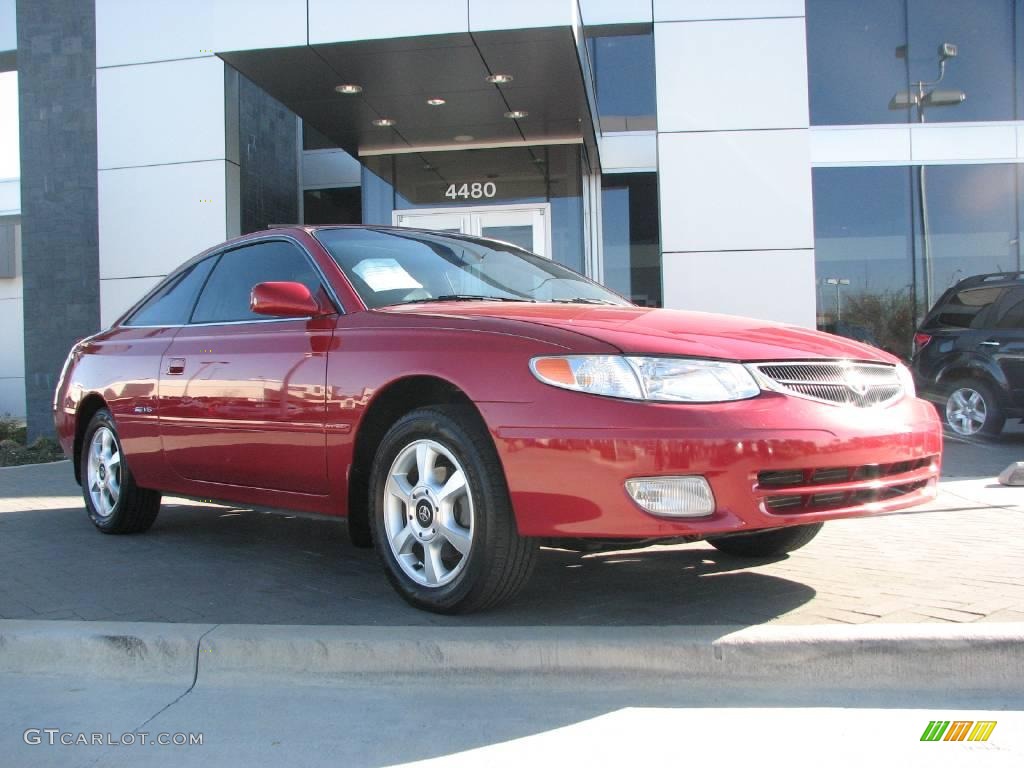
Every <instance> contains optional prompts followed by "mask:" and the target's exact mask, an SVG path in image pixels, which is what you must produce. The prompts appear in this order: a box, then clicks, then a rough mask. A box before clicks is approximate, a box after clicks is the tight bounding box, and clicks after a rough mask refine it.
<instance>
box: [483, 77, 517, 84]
mask: <svg viewBox="0 0 1024 768" xmlns="http://www.w3.org/2000/svg"><path fill="white" fill-rule="evenodd" d="M484 79H485V80H486V81H487V82H488V83H494V84H495V85H502V84H503V83H511V82H512V80H513V77H512V75H488V76H487V77H485V78H484Z"/></svg>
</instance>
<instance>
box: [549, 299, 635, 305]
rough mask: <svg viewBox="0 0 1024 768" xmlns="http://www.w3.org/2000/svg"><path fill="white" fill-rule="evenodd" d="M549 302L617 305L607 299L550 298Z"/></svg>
mask: <svg viewBox="0 0 1024 768" xmlns="http://www.w3.org/2000/svg"><path fill="white" fill-rule="evenodd" d="M551 302H552V303H554V304H605V305H607V306H610V307H617V306H619V305H618V304H616V303H615V302H614V301H608V299H584V298H575V299H551Z"/></svg>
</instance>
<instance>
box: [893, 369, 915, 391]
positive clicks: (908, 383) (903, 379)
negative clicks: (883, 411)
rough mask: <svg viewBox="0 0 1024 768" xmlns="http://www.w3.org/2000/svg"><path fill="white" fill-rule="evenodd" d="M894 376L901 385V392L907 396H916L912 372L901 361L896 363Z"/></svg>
mask: <svg viewBox="0 0 1024 768" xmlns="http://www.w3.org/2000/svg"><path fill="white" fill-rule="evenodd" d="M896 378H897V379H899V381H900V384H902V385H903V394H904V395H906V396H907V397H917V386H916V385H915V384H914V374H912V373H911V372H910V369H909V368H907V366H905V365H903V363H896Z"/></svg>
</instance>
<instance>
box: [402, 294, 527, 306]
mask: <svg viewBox="0 0 1024 768" xmlns="http://www.w3.org/2000/svg"><path fill="white" fill-rule="evenodd" d="M430 301H525V302H530V303H533V302H534V300H533V299H517V298H513V297H511V296H481V295H479V294H475V293H445V294H442V295H441V296H434V297H432V298H429V299H409V300H408V301H400V302H399V304H424V303H426V302H430Z"/></svg>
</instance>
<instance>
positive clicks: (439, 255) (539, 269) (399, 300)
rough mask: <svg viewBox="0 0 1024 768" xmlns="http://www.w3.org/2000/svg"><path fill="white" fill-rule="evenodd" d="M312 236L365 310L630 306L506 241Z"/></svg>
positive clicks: (413, 235)
mask: <svg viewBox="0 0 1024 768" xmlns="http://www.w3.org/2000/svg"><path fill="white" fill-rule="evenodd" d="M316 237H317V239H318V240H319V241H320V242H321V243H322V244H323V246H324V247H325V248H326V249H327V251H328V252H329V253H330V254H331V256H332V257H333V258H334V260H335V262H337V264H338V266H339V267H341V270H342V271H343V272H344V273H345V275H346V276H347V277H348V279H349V280H350V281H351V283H352V285H353V287H354V288H355V289H356V291H357V292H358V293H359V296H360V298H362V300H363V302H364V303H365V304H366V306H367V307H369V308H371V309H374V308H377V307H385V306H393V305H395V304H411V303H416V302H427V301H474V300H492V301H528V302H536V301H545V302H548V301H550V302H566V303H579V304H614V305H619V306H624V305H628V304H629V302H627V301H626V300H625V299H623V298H622V297H621V296H619V295H618V294H616V293H612V292H611V291H609V290H608V289H606V288H602V287H601V286H600V285H598V284H596V283H593V282H591V281H590V280H588V279H586V278H585V277H583V276H581V275H578V274H577V273H575V272H573V271H572V270H571V269H567V268H566V267H563V266H561V265H559V264H555V263H554V262H552V261H550V260H549V259H545V258H542V257H540V256H536V255H534V254H532V253H529V252H527V251H524V250H522V249H521V248H517V247H516V246H514V245H510V244H508V243H499V242H496V241H492V240H478V239H475V238H468V237H449V236H446V235H443V234H436V235H435V234H433V233H425V232H420V231H411V230H410V231H408V232H406V231H402V230H397V229H393V230H382V229H341V228H339V229H321V230H317V232H316Z"/></svg>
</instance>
